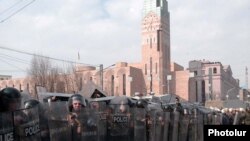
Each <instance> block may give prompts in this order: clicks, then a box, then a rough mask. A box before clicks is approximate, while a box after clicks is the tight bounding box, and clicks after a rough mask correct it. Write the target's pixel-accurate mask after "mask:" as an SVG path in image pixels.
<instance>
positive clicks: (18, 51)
mask: <svg viewBox="0 0 250 141" xmlns="http://www.w3.org/2000/svg"><path fill="white" fill-rule="evenodd" d="M0 49H5V50H9V51H14V52H17V53H21V54H26V55H30V56H38V57H42V58H47V59H51V60H55V61H61V62H67V63H71V64H82V65H84V66H95V67H97V66H98V65H90V64H85V63H80V62H75V61H69V60H63V59H57V58H52V57H48V56H43V55H38V54H33V53H29V52H24V51H21V50H16V49H11V48H7V47H2V46H0Z"/></svg>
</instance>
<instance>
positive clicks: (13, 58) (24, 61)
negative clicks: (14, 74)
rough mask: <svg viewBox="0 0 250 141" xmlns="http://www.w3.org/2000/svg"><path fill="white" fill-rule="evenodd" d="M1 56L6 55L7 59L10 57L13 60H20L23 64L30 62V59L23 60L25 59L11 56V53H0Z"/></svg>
mask: <svg viewBox="0 0 250 141" xmlns="http://www.w3.org/2000/svg"><path fill="white" fill-rule="evenodd" d="M0 56H1V57H5V58H6V59H9V60H11V61H16V62H20V63H23V64H29V61H26V60H23V59H20V58H16V57H12V56H9V55H6V54H3V53H0Z"/></svg>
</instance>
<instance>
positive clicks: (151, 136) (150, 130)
mask: <svg viewBox="0 0 250 141" xmlns="http://www.w3.org/2000/svg"><path fill="white" fill-rule="evenodd" d="M155 125H156V110H151V111H148V113H147V138H148V141H154V140H155Z"/></svg>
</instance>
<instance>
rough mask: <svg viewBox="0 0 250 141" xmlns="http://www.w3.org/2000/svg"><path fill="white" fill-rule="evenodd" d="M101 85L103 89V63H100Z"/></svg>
mask: <svg viewBox="0 0 250 141" xmlns="http://www.w3.org/2000/svg"><path fill="white" fill-rule="evenodd" d="M100 85H101V89H102V91H103V64H100Z"/></svg>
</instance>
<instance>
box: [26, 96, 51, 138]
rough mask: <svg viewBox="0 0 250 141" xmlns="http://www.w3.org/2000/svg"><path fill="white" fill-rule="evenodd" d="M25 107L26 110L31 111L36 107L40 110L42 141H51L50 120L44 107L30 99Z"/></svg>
mask: <svg viewBox="0 0 250 141" xmlns="http://www.w3.org/2000/svg"><path fill="white" fill-rule="evenodd" d="M24 107H25V109H31V108H34V107H37V108H38V113H39V128H40V133H41V141H49V140H50V136H49V127H48V119H47V117H46V113H45V110H44V108H43V107H42V105H41V103H40V102H39V101H38V100H35V99H30V100H27V101H25V102H24ZM33 114H36V113H33ZM31 120H32V119H31Z"/></svg>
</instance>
